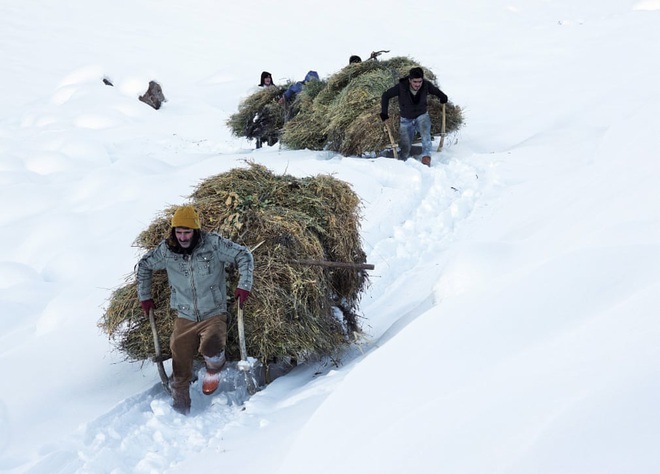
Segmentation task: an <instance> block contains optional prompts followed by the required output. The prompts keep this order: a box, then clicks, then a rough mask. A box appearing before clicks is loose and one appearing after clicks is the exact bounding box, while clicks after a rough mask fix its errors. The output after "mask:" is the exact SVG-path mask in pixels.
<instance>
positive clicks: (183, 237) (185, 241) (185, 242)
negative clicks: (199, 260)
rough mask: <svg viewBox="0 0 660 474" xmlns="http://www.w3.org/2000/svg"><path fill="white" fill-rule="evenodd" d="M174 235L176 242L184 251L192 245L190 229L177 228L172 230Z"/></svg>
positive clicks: (191, 231)
mask: <svg viewBox="0 0 660 474" xmlns="http://www.w3.org/2000/svg"><path fill="white" fill-rule="evenodd" d="M174 235H175V236H176V240H178V241H179V245H180V246H181V247H183V248H184V249H187V248H188V247H190V244H192V238H193V230H192V229H188V228H187V227H177V228H175V229H174Z"/></svg>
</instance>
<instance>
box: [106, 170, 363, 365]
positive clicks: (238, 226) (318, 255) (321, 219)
mask: <svg viewBox="0 0 660 474" xmlns="http://www.w3.org/2000/svg"><path fill="white" fill-rule="evenodd" d="M190 198H191V204H193V205H194V206H195V207H196V208H197V209H198V211H199V213H200V216H201V217H202V220H203V228H205V229H207V230H212V231H216V232H219V233H220V234H221V235H223V236H225V237H226V238H229V239H231V240H234V241H235V242H238V243H241V244H242V245H245V246H247V247H249V248H255V250H254V252H253V255H254V259H255V274H254V286H253V291H252V296H251V297H250V299H249V300H248V303H247V305H246V310H245V331H246V338H247V341H246V342H247V349H248V353H249V354H250V355H251V356H253V357H258V358H259V359H261V360H262V361H268V360H272V359H273V358H276V357H278V358H279V357H281V358H287V357H291V358H295V359H298V360H305V359H307V358H309V357H316V356H331V357H333V356H335V355H336V354H337V352H338V350H339V349H340V348H341V347H343V346H344V345H345V344H346V343H348V342H349V341H350V340H351V338H352V337H353V336H354V335H355V334H354V333H355V332H357V331H359V324H358V318H357V315H356V312H355V311H356V309H357V305H358V303H359V298H360V294H361V292H362V291H363V290H364V288H365V286H366V284H367V282H368V280H367V275H366V272H364V271H362V270H360V271H356V270H347V269H343V268H327V267H322V266H310V265H299V264H296V263H294V261H295V260H300V259H313V260H330V261H340V262H351V263H364V262H365V260H366V256H365V254H364V252H363V250H362V248H361V246H360V237H359V209H360V201H359V198H358V197H357V196H356V195H355V193H354V192H353V191H352V190H351V188H350V186H349V185H347V184H346V183H344V182H342V181H339V180H337V179H335V178H332V177H330V176H317V177H308V178H295V177H292V176H288V175H281V176H275V175H273V174H272V173H270V172H269V171H268V170H267V169H266V168H265V167H263V166H260V165H256V164H253V163H251V164H249V166H248V168H246V169H234V170H231V171H229V172H227V173H224V174H220V175H217V176H214V177H212V178H209V179H207V180H205V181H204V182H202V183H201V184H200V185H199V186H198V187H197V188H196V189H195V191H194V192H193V194H192V195H191V196H190ZM173 210H174V207H171V208H169V209H166V210H165V211H164V212H163V213H162V215H160V216H159V217H158V218H157V219H156V220H155V221H154V222H152V224H151V225H150V226H149V228H148V229H147V230H145V231H144V232H142V233H141V234H140V235H139V236H138V238H137V239H136V244H137V245H138V246H140V247H142V248H144V249H145V250H147V249H151V248H153V247H155V246H156V245H157V244H158V243H159V242H160V241H161V240H162V238H164V236H165V235H167V233H168V232H169V228H170V227H169V217H170V216H171V215H172V212H173ZM236 273H237V272H235V271H230V273H229V282H228V286H229V287H228V289H227V291H228V295H233V289H234V288H235V286H236V283H237V281H238V275H237V274H236ZM152 292H153V296H154V301H155V303H156V307H157V308H158V311H157V314H156V320H157V324H158V332H159V334H160V336H161V339H162V341H163V346H164V347H163V352H164V355H165V356H166V357H169V347H168V345H167V344H166V342H167V341H168V337H169V334H170V333H171V330H172V324H173V320H174V318H175V317H176V315H175V314H174V313H173V312H170V311H169V309H165V308H168V307H169V288H168V286H167V278H166V275H165V273H164V272H155V275H154V282H153V288H152ZM136 294H137V293H136V282H135V281H134V280H132V281H128V282H127V284H126V285H125V286H124V287H122V288H119V289H118V290H116V291H115V292H114V293H113V294H112V296H111V300H110V304H109V306H108V309H107V311H106V313H105V315H104V317H103V319H102V321H101V322H100V323H99V325H100V326H101V327H102V328H103V329H104V330H105V332H106V333H107V334H108V335H109V336H110V337H111V339H113V340H114V342H115V344H116V346H117V347H118V349H119V350H121V351H122V352H124V353H125V354H126V355H127V358H129V359H131V360H144V359H147V358H150V357H152V356H153V341H152V339H151V332H150V328H149V323H148V321H147V319H146V318H145V317H144V316H143V314H142V310H141V308H140V305H139V302H138V301H137V296H136ZM229 309H230V313H231V312H233V311H234V309H235V306H234V305H230V308H229ZM232 319H234V318H232ZM237 337H238V335H237V331H236V328H235V327H234V326H233V325H232V324H230V327H229V334H228V347H227V353H228V355H229V357H230V358H238V354H239V353H238V341H237Z"/></svg>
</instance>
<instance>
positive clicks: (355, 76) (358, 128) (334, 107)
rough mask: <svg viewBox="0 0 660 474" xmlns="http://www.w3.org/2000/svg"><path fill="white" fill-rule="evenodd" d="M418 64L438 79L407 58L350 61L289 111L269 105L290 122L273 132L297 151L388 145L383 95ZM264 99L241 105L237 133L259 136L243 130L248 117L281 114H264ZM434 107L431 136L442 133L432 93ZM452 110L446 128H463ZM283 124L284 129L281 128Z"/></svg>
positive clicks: (369, 149)
mask: <svg viewBox="0 0 660 474" xmlns="http://www.w3.org/2000/svg"><path fill="white" fill-rule="evenodd" d="M416 66H419V67H421V68H422V69H423V70H424V77H425V78H426V79H428V80H429V81H431V82H433V83H435V82H436V76H435V74H434V73H433V71H431V70H430V69H428V68H426V67H424V66H421V65H420V64H419V63H418V62H417V61H415V60H414V59H411V58H408V57H404V56H398V57H394V58H392V59H389V60H386V61H363V62H361V63H354V64H349V65H348V66H346V67H344V68H342V69H341V70H340V71H339V72H337V73H335V74H334V75H332V76H330V77H329V78H328V79H327V80H325V81H312V82H310V83H308V84H306V85H305V88H303V90H302V92H300V93H299V94H298V96H297V97H296V98H295V100H294V101H293V103H292V104H290V105H289V109H288V110H287V111H286V112H285V111H284V109H283V106H281V105H279V104H275V103H274V102H271V103H268V104H267V106H268V107H271V108H272V107H280V111H279V115H280V116H282V117H284V116H285V115H286V117H287V120H286V121H275V120H274V121H273V122H272V124H270V125H269V127H271V132H270V133H277V136H278V137H280V139H281V142H282V144H284V145H286V146H287V147H288V148H291V149H294V150H300V149H305V148H307V149H310V150H332V151H336V152H338V153H341V154H343V155H347V156H351V155H353V156H362V155H364V154H372V153H374V152H376V153H377V152H379V151H381V150H383V149H385V148H388V147H390V141H389V137H388V135H387V133H386V132H385V129H384V125H383V123H382V121H381V120H380V117H379V116H378V114H379V113H380V99H381V96H382V94H383V92H385V91H386V90H387V89H389V88H390V87H392V86H394V85H395V84H396V83H397V82H398V80H399V79H400V78H402V77H404V76H406V75H407V74H408V72H409V71H410V69H411V68H413V67H416ZM290 84H291V83H289V84H287V86H286V87H288V86H289V85H290ZM268 89H277V91H278V92H277V93H278V94H279V95H281V94H282V92H283V91H284V89H278V88H274V87H271V88H268ZM261 93H262V91H260V92H257V93H256V94H254V95H257V94H261ZM263 103H264V102H262V101H261V100H260V98H258V97H253V96H250V97H248V98H247V99H246V100H245V101H244V102H243V103H242V104H241V105H240V106H239V112H238V114H235V115H232V117H231V118H230V120H229V121H228V124H229V126H230V127H231V128H232V130H233V132H234V134H235V135H237V136H246V137H248V138H253V136H252V135H248V134H247V132H246V131H245V130H244V129H243V128H241V127H244V124H245V123H246V121H248V122H249V121H250V120H252V121H255V120H257V119H258V118H259V117H261V116H264V117H265V116H270V115H271V114H276V113H277V112H276V111H275V110H273V109H269V110H268V111H263V112H261V109H260V107H262V106H263V107H266V106H265V105H263ZM273 104H275V105H273ZM389 106H390V107H389V115H390V117H391V124H392V128H393V132H394V134H395V135H396V136H398V132H399V104H398V101H396V100H392V101H390V104H389ZM428 110H429V115H430V116H431V122H432V128H431V134H432V135H439V134H440V133H441V125H442V106H441V104H440V102H439V101H438V100H437V99H436V98H434V97H431V98H429V106H428ZM446 114H447V122H446V132H447V133H451V132H454V131H456V130H458V129H459V128H460V126H461V125H462V124H463V111H462V110H461V108H460V107H459V106H457V105H454V104H453V103H452V102H449V103H448V104H447V107H446ZM255 117H257V119H255ZM278 126H280V127H281V129H278V130H275V128H276V127H278Z"/></svg>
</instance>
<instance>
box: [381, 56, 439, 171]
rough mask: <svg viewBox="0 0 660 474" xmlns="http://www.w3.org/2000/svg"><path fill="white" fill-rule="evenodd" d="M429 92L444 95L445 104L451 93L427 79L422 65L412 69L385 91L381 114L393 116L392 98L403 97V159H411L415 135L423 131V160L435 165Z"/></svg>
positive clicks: (401, 102) (437, 95) (401, 124)
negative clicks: (432, 161) (445, 91)
mask: <svg viewBox="0 0 660 474" xmlns="http://www.w3.org/2000/svg"><path fill="white" fill-rule="evenodd" d="M429 94H431V95H434V96H436V97H437V98H438V99H440V103H441V104H446V103H447V101H448V100H449V99H448V97H447V94H445V93H444V92H442V91H441V90H440V89H438V88H437V87H436V86H435V85H434V84H433V83H432V82H430V81H427V80H426V79H424V70H423V69H422V68H421V67H414V68H412V69H410V71H409V73H408V75H407V76H406V77H403V78H401V79H399V83H398V84H397V85H395V86H394V87H392V88H390V89H387V90H386V91H385V92H383V95H382V97H381V112H380V118H381V119H382V120H383V122H384V121H386V120H387V119H389V118H390V116H389V115H387V109H388V108H389V102H390V99H392V98H394V97H398V98H399V112H400V115H401V119H400V122H399V146H400V147H401V154H400V155H399V159H401V160H407V159H408V157H409V156H410V148H411V146H412V141H413V138H414V136H415V132H419V135H420V136H421V137H422V163H424V164H425V165H427V166H431V117H430V116H429V113H428V102H427V99H428V96H429Z"/></svg>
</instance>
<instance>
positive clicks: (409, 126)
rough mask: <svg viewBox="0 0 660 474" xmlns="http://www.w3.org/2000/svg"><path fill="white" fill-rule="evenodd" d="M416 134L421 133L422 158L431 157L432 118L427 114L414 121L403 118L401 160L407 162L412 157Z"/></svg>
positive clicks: (400, 132) (400, 144) (400, 125)
mask: <svg viewBox="0 0 660 474" xmlns="http://www.w3.org/2000/svg"><path fill="white" fill-rule="evenodd" d="M415 132H419V135H420V136H421V137H422V156H431V117H430V116H429V113H428V112H426V113H425V114H422V115H420V116H419V117H417V118H414V119H407V118H403V117H401V121H400V122H399V146H400V147H401V153H400V156H399V158H400V159H402V160H407V159H408V157H409V156H410V147H411V146H412V141H413V139H414V138H415Z"/></svg>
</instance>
